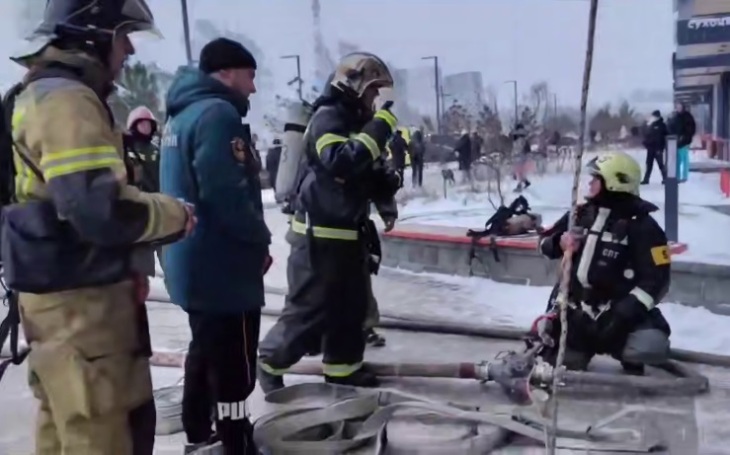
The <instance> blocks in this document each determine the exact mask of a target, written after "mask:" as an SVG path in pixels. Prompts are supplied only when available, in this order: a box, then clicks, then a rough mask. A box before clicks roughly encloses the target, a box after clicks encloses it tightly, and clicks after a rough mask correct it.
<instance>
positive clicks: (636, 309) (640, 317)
mask: <svg viewBox="0 0 730 455" xmlns="http://www.w3.org/2000/svg"><path fill="white" fill-rule="evenodd" d="M605 317H608V318H610V319H609V321H608V322H607V323H606V325H605V326H604V327H603V328H602V329H601V330H600V331H599V333H598V339H599V340H600V342H601V344H602V345H603V346H611V345H615V344H620V343H623V341H624V340H625V338H626V336H627V335H628V334H629V332H631V331H632V330H634V328H635V327H636V326H638V325H639V324H641V323H642V322H644V321H645V320H646V319H647V318H648V317H649V310H647V308H646V306H645V305H644V304H643V303H641V302H640V301H639V300H638V299H637V298H636V297H634V296H633V295H629V296H627V297H625V298H623V299H621V300H619V301H617V302H614V303H613V304H612V306H611V310H609V312H608V314H606V315H605Z"/></svg>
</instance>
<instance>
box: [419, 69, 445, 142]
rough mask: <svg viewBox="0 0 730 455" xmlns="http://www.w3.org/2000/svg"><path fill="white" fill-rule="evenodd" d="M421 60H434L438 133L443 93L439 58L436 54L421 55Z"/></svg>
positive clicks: (439, 131) (437, 130)
mask: <svg viewBox="0 0 730 455" xmlns="http://www.w3.org/2000/svg"><path fill="white" fill-rule="evenodd" d="M421 60H433V84H434V91H435V94H436V133H438V134H441V110H442V106H441V94H440V86H441V81H440V80H439V58H438V56H436V55H431V56H429V57H421Z"/></svg>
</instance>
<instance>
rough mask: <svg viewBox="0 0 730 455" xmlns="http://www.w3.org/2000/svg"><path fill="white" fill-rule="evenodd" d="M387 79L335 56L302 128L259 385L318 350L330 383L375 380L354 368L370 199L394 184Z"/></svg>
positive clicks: (363, 58) (370, 60)
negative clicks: (283, 269)
mask: <svg viewBox="0 0 730 455" xmlns="http://www.w3.org/2000/svg"><path fill="white" fill-rule="evenodd" d="M392 87H393V78H392V76H391V74H390V71H389V70H388V68H387V66H386V65H385V64H384V63H383V62H382V61H381V60H380V59H379V58H378V57H376V56H374V55H372V54H367V53H354V54H350V55H348V56H345V57H344V58H343V60H342V61H341V62H340V63H339V65H338V67H337V69H336V70H335V74H334V76H333V78H332V80H331V82H330V84H329V85H328V87H327V89H326V91H325V93H324V94H323V96H322V97H320V98H319V99H318V100H317V102H316V103H315V112H314V115H313V117H312V119H311V120H310V122H309V125H308V127H307V132H306V133H305V139H304V140H305V141H307V142H306V153H307V158H308V167H307V170H306V172H305V173H304V176H303V178H302V180H301V183H300V185H299V191H298V194H297V199H296V202H295V207H294V208H295V214H294V216H293V219H292V223H291V230H290V232H289V233H288V239H289V242H290V244H291V253H290V255H289V259H288V265H287V276H288V281H289V294H288V295H287V299H286V304H285V307H284V311H283V314H282V315H281V317H280V318H279V320H278V321H277V323H276V325H274V327H272V329H271V330H270V331H269V333H268V334H267V335H266V337H265V338H264V340H263V341H262V342H261V344H260V349H259V380H260V384H261V386H262V388H263V389H264V391H271V390H275V389H277V388H280V387H283V385H284V383H283V380H282V375H283V374H284V373H285V372H286V369H287V368H288V367H290V366H291V365H293V364H295V363H296V362H298V361H299V359H301V358H302V356H304V355H305V354H306V353H308V352H316V351H318V349H319V347H320V345H321V346H322V350H323V353H324V358H323V371H324V374H325V379H326V381H328V382H331V383H338V384H349V385H355V386H363V387H373V386H377V385H378V382H377V379H376V377H375V376H374V375H372V374H371V373H369V372H366V371H364V370H363V369H362V359H363V352H364V349H365V334H364V332H363V324H364V322H365V317H366V311H367V307H368V299H369V296H370V292H371V290H370V280H369V276H368V274H367V273H366V272H365V270H366V265H367V263H368V261H369V260H370V254H369V251H368V244H369V243H371V239H373V237H372V236H373V235H377V232H372V231H373V230H372V229H370V228H368V226H372V223H371V222H369V221H370V220H369V216H368V215H369V207H370V204H371V202H376V203H377V202H378V201H389V200H391V199H392V198H393V196H394V195H395V192H396V191H397V190H398V188H399V186H400V184H401V182H400V177H399V176H398V174H397V173H395V172H394V171H393V170H392V169H390V168H389V167H387V166H386V162H385V158H386V157H385V153H384V152H383V151H384V150H385V145H386V142H387V140H388V138H389V137H390V136H391V135H392V134H393V131H394V130H395V128H396V126H397V125H396V118H395V117H394V115H393V114H392V113H391V112H390V110H389V107H390V106H391V105H392V98H391V96H392Z"/></svg>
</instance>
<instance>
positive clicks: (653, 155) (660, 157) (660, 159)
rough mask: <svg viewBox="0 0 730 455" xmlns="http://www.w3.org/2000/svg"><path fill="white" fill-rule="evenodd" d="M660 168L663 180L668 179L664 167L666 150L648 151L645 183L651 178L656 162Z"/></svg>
mask: <svg viewBox="0 0 730 455" xmlns="http://www.w3.org/2000/svg"><path fill="white" fill-rule="evenodd" d="M655 161H656V164H657V166H659V172H661V174H662V180H664V179H665V178H667V170H666V168H665V167H664V150H656V149H647V150H646V171H645V173H644V182H648V181H649V179H650V178H651V172H652V171H653V170H654V162H655Z"/></svg>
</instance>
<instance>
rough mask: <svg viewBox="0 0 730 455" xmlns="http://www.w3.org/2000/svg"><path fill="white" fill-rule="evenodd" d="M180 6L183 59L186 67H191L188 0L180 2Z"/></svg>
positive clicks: (191, 50) (191, 53) (191, 51)
mask: <svg viewBox="0 0 730 455" xmlns="http://www.w3.org/2000/svg"><path fill="white" fill-rule="evenodd" d="M180 6H181V7H182V20H183V33H184V36H185V57H186V58H187V61H188V66H192V65H193V49H192V47H191V43H190V23H189V22H188V0H180Z"/></svg>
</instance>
